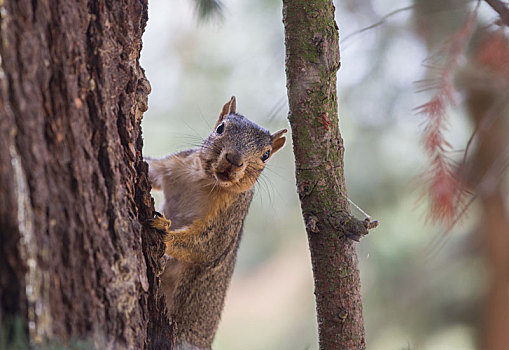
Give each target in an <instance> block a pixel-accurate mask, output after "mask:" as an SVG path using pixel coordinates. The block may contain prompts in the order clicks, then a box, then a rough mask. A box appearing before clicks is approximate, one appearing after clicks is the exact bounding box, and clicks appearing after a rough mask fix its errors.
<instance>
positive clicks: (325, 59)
mask: <svg viewBox="0 0 509 350" xmlns="http://www.w3.org/2000/svg"><path fill="white" fill-rule="evenodd" d="M283 22H284V26H285V45H286V74H287V89H288V100H289V106H290V113H289V117H288V118H289V121H290V124H291V127H292V133H293V135H292V137H293V147H294V153H295V163H296V177H297V189H298V193H299V197H300V201H301V208H302V214H303V217H304V221H305V223H306V230H307V234H308V240H309V247H310V250H311V260H312V265H313V274H314V280H315V296H316V305H317V314H318V333H319V341H320V349H365V347H366V346H365V339H364V324H363V318H362V303H361V295H360V279H359V269H358V266H357V265H358V263H357V255H356V251H355V244H354V242H353V241H352V240H351V239H350V238H348V237H347V236H350V237H352V238H354V239H359V238H360V236H361V235H363V234H365V233H367V226H369V225H367V223H366V222H360V221H359V220H357V219H354V218H353V217H352V216H351V215H350V214H349V207H348V201H347V195H346V188H345V179H344V173H343V152H344V148H343V140H342V138H341V134H340V131H339V127H338V112H337V108H338V106H337V96H336V72H337V70H338V68H339V65H340V60H339V47H338V28H337V25H336V22H335V20H334V5H333V3H332V1H330V0H312V1H310V0H283Z"/></svg>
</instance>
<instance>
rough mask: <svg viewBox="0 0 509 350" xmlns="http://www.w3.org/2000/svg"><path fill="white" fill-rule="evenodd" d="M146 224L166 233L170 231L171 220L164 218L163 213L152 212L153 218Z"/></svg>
mask: <svg viewBox="0 0 509 350" xmlns="http://www.w3.org/2000/svg"><path fill="white" fill-rule="evenodd" d="M147 223H148V225H149V226H150V227H152V228H154V229H156V230H157V231H159V232H161V233H165V234H167V233H168V232H169V231H170V227H171V221H170V220H168V219H166V218H165V217H164V215H163V214H160V213H158V212H157V211H156V212H154V218H153V219H150V220H148V221H147Z"/></svg>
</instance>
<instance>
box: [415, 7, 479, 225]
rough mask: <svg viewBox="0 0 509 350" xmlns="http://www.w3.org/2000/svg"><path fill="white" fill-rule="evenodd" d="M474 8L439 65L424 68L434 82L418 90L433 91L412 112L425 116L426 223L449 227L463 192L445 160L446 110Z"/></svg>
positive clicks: (451, 101)
mask: <svg viewBox="0 0 509 350" xmlns="http://www.w3.org/2000/svg"><path fill="white" fill-rule="evenodd" d="M476 17H477V7H476V8H475V10H474V11H473V12H472V13H471V14H470V15H469V17H468V18H467V20H466V22H465V24H464V25H463V26H462V27H461V28H460V29H459V30H458V31H457V32H456V33H455V34H454V35H453V36H452V37H451V38H450V39H449V40H448V41H447V42H446V43H445V44H444V45H443V46H442V48H441V49H440V50H439V52H438V53H437V55H436V57H435V58H439V59H441V60H445V62H444V63H443V64H439V65H436V64H435V65H434V64H427V65H426V66H427V67H428V69H429V70H430V71H432V72H433V73H434V74H435V75H437V78H435V79H427V80H423V81H421V82H418V83H420V84H422V87H423V88H422V89H421V90H420V91H424V90H434V91H435V93H434V94H433V95H432V97H431V99H430V100H429V101H428V102H426V103H424V104H423V105H421V106H419V107H417V108H416V110H417V111H418V113H421V114H423V115H424V116H425V127H424V133H423V143H424V146H425V149H426V152H427V154H428V156H429V158H430V166H429V168H428V170H427V171H426V172H425V173H424V174H423V177H424V180H425V182H426V183H427V184H428V191H429V197H430V211H429V219H431V220H432V221H434V222H442V223H446V224H447V225H449V226H450V225H453V224H454V222H455V220H456V217H457V215H458V213H460V207H461V203H462V202H463V201H462V199H463V195H464V189H463V187H462V185H461V182H460V181H459V180H458V178H457V176H456V175H455V166H454V164H453V161H452V160H451V159H450V158H449V156H448V152H449V151H450V150H451V145H450V144H449V142H447V140H446V139H445V137H444V131H445V129H446V122H447V108H448V107H450V106H454V105H455V99H454V95H455V89H454V85H453V74H454V71H455V68H456V67H457V65H458V61H459V59H460V57H461V55H462V53H463V51H464V49H465V47H466V45H467V43H468V40H469V39H470V37H471V35H472V32H473V30H474V28H475V23H476Z"/></svg>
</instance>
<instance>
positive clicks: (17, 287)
mask: <svg viewBox="0 0 509 350" xmlns="http://www.w3.org/2000/svg"><path fill="white" fill-rule="evenodd" d="M146 20H147V2H146V0H126V1H121V2H117V1H105V0H98V1H83V0H80V1H67V0H32V1H28V0H5V1H3V2H1V3H0V39H1V43H0V54H1V68H0V193H1V195H0V303H1V305H0V326H1V328H2V330H4V331H6V332H4V334H7V339H0V344H2V343H3V344H5V342H9V341H15V340H13V339H12V337H13V334H14V332H13V331H12V327H13V326H12V322H13V320H14V319H18V318H19V319H21V320H22V321H23V324H24V330H25V334H26V335H27V338H28V340H29V342H30V343H32V344H37V343H50V344H52V343H53V342H61V343H63V344H68V343H69V342H70V341H74V339H83V340H84V341H86V342H89V343H90V344H93V345H94V346H95V347H96V348H98V349H113V348H114V349H124V348H125V349H127V348H129V349H143V348H145V349H147V348H161V346H162V344H166V345H165V346H166V348H168V347H169V346H170V345H169V342H170V339H171V326H170V325H169V323H168V320H167V318H166V315H165V313H164V306H163V305H164V304H163V302H162V300H161V297H160V296H159V295H158V278H157V274H158V273H159V272H160V267H159V264H158V256H160V255H162V253H163V251H164V248H163V245H162V244H161V243H160V242H159V240H158V239H157V236H154V235H153V233H152V232H151V231H149V230H147V229H146V228H145V227H144V226H142V224H141V223H142V222H143V221H145V220H146V219H147V218H148V217H150V216H151V214H152V210H153V203H152V199H151V197H150V193H149V191H150V186H149V184H148V181H147V165H146V163H144V162H143V159H142V153H141V151H142V138H141V128H140V122H141V118H142V114H143V112H144V111H145V110H146V108H147V95H148V93H149V90H150V85H149V84H148V81H147V80H146V79H145V77H144V73H143V70H142V69H141V68H140V66H139V63H138V58H139V53H140V49H141V35H142V33H143V30H144V28H145V23H146ZM0 334H1V333H0Z"/></svg>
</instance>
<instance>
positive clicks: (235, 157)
mask: <svg viewBox="0 0 509 350" xmlns="http://www.w3.org/2000/svg"><path fill="white" fill-rule="evenodd" d="M225 158H226V160H227V161H228V163H230V164H231V165H234V166H236V167H238V168H240V167H241V166H243V165H244V163H243V162H242V157H241V156H240V154H238V153H226V156H225Z"/></svg>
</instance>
